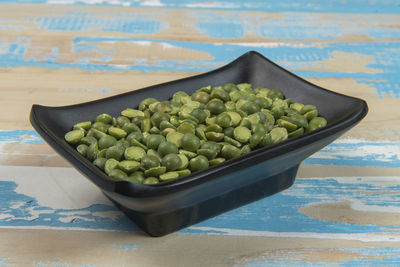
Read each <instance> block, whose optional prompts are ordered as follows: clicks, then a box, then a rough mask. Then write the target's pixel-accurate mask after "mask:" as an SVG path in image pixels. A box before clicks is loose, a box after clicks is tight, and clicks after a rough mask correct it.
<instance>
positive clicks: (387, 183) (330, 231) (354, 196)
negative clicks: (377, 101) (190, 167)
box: [0, 166, 400, 242]
mask: <svg viewBox="0 0 400 267" xmlns="http://www.w3.org/2000/svg"><path fill="white" fill-rule="evenodd" d="M0 173H1V176H0V191H1V194H0V200H1V201H0V214H1V215H0V227H1V228H29V229H32V228H33V229H42V228H47V229H94V230H95V229H104V230H125V231H138V228H137V227H136V226H135V225H134V224H132V223H131V222H130V221H129V219H127V217H125V216H124V215H123V214H122V213H121V212H120V211H119V210H117V208H116V207H114V206H113V205H112V204H111V203H110V202H109V200H108V199H106V197H105V196H103V195H102V194H101V192H100V191H99V190H98V189H97V188H96V187H95V186H94V185H93V184H91V183H90V182H89V181H88V180H86V179H84V178H83V177H82V176H81V175H80V174H78V173H77V171H76V170H74V169H72V168H50V167H45V168H43V167H21V166H18V167H10V166H8V167H7V166H1V167H0ZM399 189H400V178H399V177H398V176H394V177H344V178H338V177H336V178H335V177H331V178H311V177H309V178H299V179H297V180H296V182H295V184H294V185H293V186H292V187H291V188H290V189H288V190H286V191H283V192H281V193H279V194H276V195H274V196H271V197H269V198H265V199H262V200H260V201H257V202H254V203H252V204H249V205H246V206H244V207H241V208H239V209H236V210H233V211H230V212H227V213H225V214H222V215H220V216H217V217H215V218H212V219H209V220H207V221H204V222H202V223H199V224H197V225H195V226H192V227H189V228H187V229H184V230H181V231H180V232H181V233H197V234H219V235H233V236H264V237H287V238H316V239H346V240H360V241H364V242H399V240H400V236H398V235H397V234H396V231H397V230H398V228H399V221H400V220H399V219H400V201H399V200H398V199H397V198H396V197H394V196H396V195H397V192H398V191H399ZM44 191H45V192H46V194H43V192H44Z"/></svg>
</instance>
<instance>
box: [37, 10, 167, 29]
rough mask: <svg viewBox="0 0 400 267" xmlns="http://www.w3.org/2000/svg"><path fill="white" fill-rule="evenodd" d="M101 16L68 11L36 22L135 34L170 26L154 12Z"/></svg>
mask: <svg viewBox="0 0 400 267" xmlns="http://www.w3.org/2000/svg"><path fill="white" fill-rule="evenodd" d="M107 16H108V17H109V18H100V17H98V16H96V15H95V14H91V13H88V12H72V11H67V12H66V13H65V14H64V15H63V16H57V17H55V16H54V17H50V16H45V17H37V18H35V23H36V24H39V26H40V29H42V30H57V31H96V30H97V31H106V32H107V31H110V32H123V33H134V34H153V33H156V32H159V31H160V30H162V29H165V28H167V27H168V24H167V23H166V22H161V21H158V20H155V19H154V14H152V13H148V14H135V13H131V14H126V13H111V12H110V13H107Z"/></svg>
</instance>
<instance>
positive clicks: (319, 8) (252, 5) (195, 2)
mask: <svg viewBox="0 0 400 267" xmlns="http://www.w3.org/2000/svg"><path fill="white" fill-rule="evenodd" d="M0 3H19V4H46V3H47V4H74V5H103V6H134V7H150V8H188V9H192V8H199V9H233V10H251V11H265V12H340V13H387V14H396V13H399V12H400V7H399V5H398V1H396V0H382V1H368V0H347V1H341V0H309V1H306V2H304V1H291V0H281V1H273V0H268V1H263V0H252V1H239V0H231V1H221V0H220V1H208V0H186V1H179V0H159V1H151V0H142V1H137V0H118V1H115V0H100V1H89V0H14V1H13V0H0Z"/></svg>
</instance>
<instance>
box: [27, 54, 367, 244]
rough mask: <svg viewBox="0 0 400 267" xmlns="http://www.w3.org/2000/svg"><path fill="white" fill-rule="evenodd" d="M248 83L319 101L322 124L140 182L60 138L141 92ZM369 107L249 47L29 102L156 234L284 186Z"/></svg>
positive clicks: (131, 103) (71, 156) (37, 122)
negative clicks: (100, 93) (230, 55)
mask: <svg viewBox="0 0 400 267" xmlns="http://www.w3.org/2000/svg"><path fill="white" fill-rule="evenodd" d="M228 82H232V83H244V82H246V83H251V84H253V86H263V87H267V88H278V89H280V90H282V91H283V92H284V94H285V95H286V96H287V97H289V98H291V99H292V100H294V101H298V102H301V103H305V104H314V105H316V106H317V108H318V110H319V111H320V114H321V115H322V116H324V117H325V118H326V119H327V121H328V125H327V126H326V127H325V128H322V129H320V130H317V131H314V132H311V133H308V134H305V135H302V136H300V137H297V138H294V139H290V140H287V141H285V142H282V143H280V144H277V145H275V146H272V147H267V148H262V149H259V150H256V151H253V152H251V153H249V154H247V155H245V156H242V157H239V158H236V159H234V160H230V161H227V162H225V163H223V164H220V165H218V166H214V167H211V168H209V169H207V170H204V171H201V172H197V173H193V174H191V175H189V176H187V177H185V178H183V179H180V180H176V181H172V182H168V183H164V184H158V185H153V186H149V185H140V184H133V183H130V182H114V181H111V180H108V179H107V176H106V175H105V174H104V173H103V172H102V171H100V170H99V169H97V168H96V167H95V166H94V165H93V164H92V163H91V162H90V161H88V160H87V159H86V158H84V157H82V156H81V155H80V154H79V153H78V152H76V151H75V150H74V148H72V147H71V146H70V145H68V144H67V143H66V142H65V141H64V134H65V133H66V132H67V131H69V130H70V129H71V127H72V126H73V125H74V124H75V123H77V122H80V121H86V120H93V118H95V117H96V116H97V115H98V114H100V113H104V112H106V113H109V114H110V115H112V116H118V115H119V114H120V112H121V110H123V109H125V108H127V107H137V106H138V104H139V102H140V101H141V100H143V99H144V98H146V97H149V96H152V97H156V98H157V99H158V100H160V101H161V100H167V99H169V98H170V97H172V95H173V93H174V92H176V91H179V90H182V91H185V92H187V93H189V94H191V93H193V92H194V91H195V90H196V89H198V88H201V87H203V86H207V85H212V86H216V85H222V84H225V83H228ZM367 111H368V107H367V104H366V102H364V101H363V100H360V99H357V98H353V97H349V96H344V95H341V94H338V93H335V92H331V91H328V90H326V89H323V88H320V87H318V86H315V85H313V84H311V83H309V82H307V81H305V80H303V79H301V78H299V77H297V76H295V75H294V74H292V73H290V72H288V71H286V70H284V69H283V68H281V67H279V66H278V65H276V64H274V63H272V62H271V61H269V60H268V59H266V58H265V57H263V56H262V55H260V54H259V53H257V52H248V53H246V54H244V55H242V56H241V57H239V58H238V59H236V60H235V61H233V62H231V63H230V64H228V65H226V66H224V67H221V68H219V69H217V70H214V71H211V72H208V73H205V74H201V75H198V76H194V77H190V78H186V79H181V80H177V81H172V82H168V83H164V84H159V85H155V86H150V87H147V88H143V89H140V90H135V91H132V92H129V93H125V94H121V95H117V96H113V97H109V98H104V99H100V100H97V101H93V102H88V103H82V104H78V105H73V106H65V107H45V106H40V105H33V106H32V110H31V114H30V121H31V123H32V125H33V127H34V128H35V129H36V131H37V132H38V133H39V134H40V135H41V136H42V137H43V138H44V140H45V141H47V142H48V143H49V144H50V145H51V146H52V147H53V148H54V149H55V150H56V151H57V152H58V153H59V154H60V155H61V156H63V157H64V158H65V159H67V160H68V161H69V162H70V163H71V164H72V165H73V166H74V167H75V168H77V169H78V170H79V171H80V172H81V173H82V174H83V175H85V176H86V177H87V178H89V179H90V180H91V181H92V182H93V183H95V184H96V185H97V186H98V187H100V189H101V190H102V191H103V192H104V194H105V195H106V196H107V197H108V198H110V199H111V200H112V201H113V202H114V203H115V204H116V205H117V206H118V207H119V208H120V209H121V210H122V211H124V212H125V213H126V215H127V216H129V217H130V218H131V219H132V220H133V221H134V222H135V223H136V224H137V225H138V226H139V227H141V228H142V229H143V230H144V231H145V232H147V233H148V234H149V235H152V236H162V235H165V234H168V233H171V232H174V231H176V230H179V229H181V228H184V227H187V226H190V225H192V224H195V223H198V222H200V221H202V220H205V219H208V218H210V217H213V216H216V215H218V214H220V213H223V212H225V211H228V210H231V209H234V208H237V207H239V206H242V205H245V204H247V203H250V202H252V201H255V200H258V199H261V198H263V197H266V196H269V195H272V194H275V193H277V192H280V191H282V190H284V189H286V188H288V187H290V186H291V185H292V184H293V182H294V179H295V176H296V173H297V169H298V167H299V164H300V163H301V161H302V160H304V159H305V158H307V157H308V156H310V155H311V154H313V153H314V152H316V151H318V150H320V149H321V148H323V147H324V146H326V145H328V144H329V143H331V142H332V141H333V140H335V139H336V138H338V137H339V136H340V135H342V134H343V133H344V132H346V131H347V130H349V129H350V128H352V127H353V126H354V125H355V124H357V123H358V122H359V121H360V120H361V119H362V118H363V117H364V116H365V115H366V114H367Z"/></svg>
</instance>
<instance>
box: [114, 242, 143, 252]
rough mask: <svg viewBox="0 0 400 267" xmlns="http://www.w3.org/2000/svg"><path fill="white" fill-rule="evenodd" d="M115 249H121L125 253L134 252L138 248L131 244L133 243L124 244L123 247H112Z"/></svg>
mask: <svg viewBox="0 0 400 267" xmlns="http://www.w3.org/2000/svg"><path fill="white" fill-rule="evenodd" d="M114 246H115V247H118V248H121V249H123V250H125V251H132V250H136V249H137V248H138V247H139V246H138V245H137V244H133V243H126V244H123V245H114Z"/></svg>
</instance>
